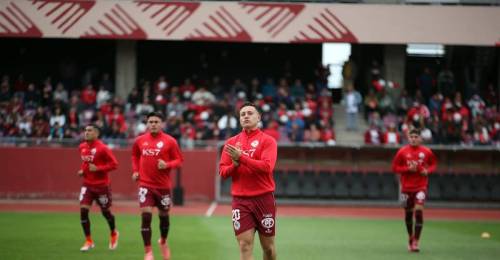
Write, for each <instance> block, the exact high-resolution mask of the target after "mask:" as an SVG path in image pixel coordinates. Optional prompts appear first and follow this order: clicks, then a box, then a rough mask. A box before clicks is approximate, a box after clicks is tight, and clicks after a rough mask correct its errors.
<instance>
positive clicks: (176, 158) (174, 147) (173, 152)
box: [167, 140, 184, 169]
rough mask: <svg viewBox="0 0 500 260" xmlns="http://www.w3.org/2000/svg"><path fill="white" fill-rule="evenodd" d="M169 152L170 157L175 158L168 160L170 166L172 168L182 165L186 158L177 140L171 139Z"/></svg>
mask: <svg viewBox="0 0 500 260" xmlns="http://www.w3.org/2000/svg"><path fill="white" fill-rule="evenodd" d="M169 153H170V154H169V156H170V158H173V159H172V160H170V161H168V162H167V164H168V167H169V168H172V169H173V168H178V167H180V166H181V164H182V161H183V160H184V159H183V158H182V153H181V149H180V148H179V145H178V144H177V142H176V141H175V140H172V141H171V149H170V151H169Z"/></svg>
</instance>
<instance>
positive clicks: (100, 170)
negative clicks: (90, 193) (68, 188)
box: [78, 140, 118, 186]
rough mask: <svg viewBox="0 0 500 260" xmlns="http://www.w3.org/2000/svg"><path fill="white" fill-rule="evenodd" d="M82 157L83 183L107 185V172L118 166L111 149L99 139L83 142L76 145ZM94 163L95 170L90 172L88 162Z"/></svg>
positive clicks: (108, 182) (86, 184) (108, 181)
mask: <svg viewBox="0 0 500 260" xmlns="http://www.w3.org/2000/svg"><path fill="white" fill-rule="evenodd" d="M78 149H79V150H80V157H81V158H82V165H81V167H80V169H81V170H83V185H85V186H107V185H109V184H110V183H111V180H110V178H109V172H110V171H112V170H115V169H116V168H117V167H118V162H117V161H116V158H115V156H114V155H113V153H112V152H111V150H110V149H109V148H108V147H107V146H106V145H105V144H104V143H103V142H101V141H99V140H95V141H92V142H87V141H85V142H83V143H81V144H80V146H79V147H78ZM91 163H93V164H95V166H97V171H95V172H91V171H90V170H89V164H91Z"/></svg>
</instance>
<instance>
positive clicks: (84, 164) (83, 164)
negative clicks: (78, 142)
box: [78, 146, 87, 171]
mask: <svg viewBox="0 0 500 260" xmlns="http://www.w3.org/2000/svg"><path fill="white" fill-rule="evenodd" d="M78 152H79V153H80V156H81V155H82V147H81V146H79V147H78ZM85 169H87V163H86V162H84V161H82V164H81V165H80V170H82V171H85Z"/></svg>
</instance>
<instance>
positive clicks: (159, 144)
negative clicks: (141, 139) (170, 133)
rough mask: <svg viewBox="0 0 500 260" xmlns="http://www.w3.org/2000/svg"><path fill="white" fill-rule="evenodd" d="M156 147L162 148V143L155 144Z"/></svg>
mask: <svg viewBox="0 0 500 260" xmlns="http://www.w3.org/2000/svg"><path fill="white" fill-rule="evenodd" d="M156 147H158V148H160V149H161V148H162V147H163V142H162V141H159V142H158V143H157V144H156Z"/></svg>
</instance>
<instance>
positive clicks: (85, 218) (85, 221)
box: [80, 208, 90, 238]
mask: <svg viewBox="0 0 500 260" xmlns="http://www.w3.org/2000/svg"><path fill="white" fill-rule="evenodd" d="M80 223H81V224H82V228H83V233H84V234H85V237H87V238H88V237H90V219H89V209H87V208H80Z"/></svg>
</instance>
